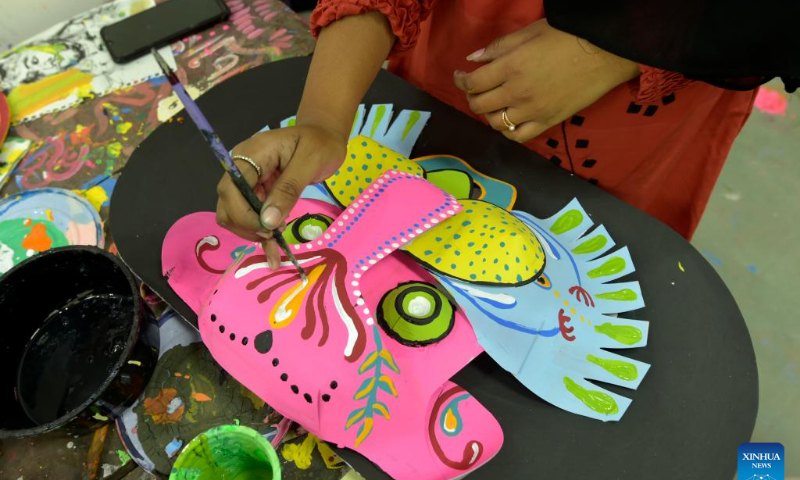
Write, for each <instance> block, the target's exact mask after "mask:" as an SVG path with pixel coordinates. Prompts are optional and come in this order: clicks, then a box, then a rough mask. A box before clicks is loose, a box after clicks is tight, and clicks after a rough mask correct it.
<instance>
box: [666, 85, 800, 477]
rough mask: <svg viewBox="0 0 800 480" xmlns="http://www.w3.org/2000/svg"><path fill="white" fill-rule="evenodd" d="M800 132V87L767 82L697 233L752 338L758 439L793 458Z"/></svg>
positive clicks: (795, 470)
mask: <svg viewBox="0 0 800 480" xmlns="http://www.w3.org/2000/svg"><path fill="white" fill-rule="evenodd" d="M799 132H800V94H798V93H795V94H792V95H787V94H786V93H785V92H784V90H783V87H782V85H781V84H780V82H777V81H775V82H771V83H769V84H768V85H767V86H766V87H763V90H762V91H760V92H759V94H758V98H757V100H756V108H755V109H754V111H753V114H752V115H751V117H750V120H749V121H748V123H747V124H746V125H745V127H744V130H743V132H742V134H741V135H740V136H739V138H738V139H737V141H736V143H735V144H734V146H733V150H732V151H731V154H730V157H729V158H728V162H727V164H726V166H725V169H724V170H723V171H722V175H721V176H720V179H719V182H718V183H717V186H716V188H715V189H714V193H713V195H712V198H711V202H710V203H709V204H708V209H707V210H706V213H705V216H704V217H703V220H702V222H701V223H700V228H699V229H698V230H697V234H696V235H695V237H694V240H693V242H692V243H693V244H694V246H695V247H697V249H698V250H700V252H701V253H703V255H704V256H705V257H706V259H707V260H708V261H709V262H710V263H711V264H712V265H713V266H714V268H715V269H716V270H717V272H719V274H720V275H721V276H722V278H723V280H724V281H725V283H726V284H727V285H728V288H729V289H730V290H731V292H732V293H733V296H734V298H735V299H736V302H737V303H738V304H739V308H741V310H742V313H743V315H744V319H745V321H746V322H747V326H748V328H749V330H750V335H751V336H752V338H753V347H754V348H755V352H756V359H757V362H758V374H759V409H758V420H757V421H756V428H755V432H754V433H753V441H754V442H781V443H783V444H784V446H785V447H786V458H789V459H796V458H800V436H798V432H800V408H798V405H800V328H798V323H797V316H796V312H797V311H800V297H799V296H798V295H797V291H796V290H797V279H798V277H797V273H798V271H800V254H798V249H797V245H798V243H799V242H800V226H799V225H798V222H797V218H798V214H797V206H798V205H799V204H800V194H799V193H798V185H800V134H798V133H799ZM676 260H680V259H676ZM681 266H682V267H683V268H684V269H685V270H686V271H689V270H690V269H691V268H692V266H691V265H689V264H686V263H683V264H682V265H681ZM675 271H676V282H677V281H680V273H681V272H680V270H679V269H678V266H676V270H675ZM786 475H787V477H800V462H797V461H788V462H787V464H786Z"/></svg>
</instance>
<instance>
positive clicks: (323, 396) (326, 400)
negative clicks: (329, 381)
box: [322, 393, 331, 402]
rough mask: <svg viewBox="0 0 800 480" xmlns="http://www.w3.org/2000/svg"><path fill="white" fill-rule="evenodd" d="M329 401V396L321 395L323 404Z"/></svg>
mask: <svg viewBox="0 0 800 480" xmlns="http://www.w3.org/2000/svg"><path fill="white" fill-rule="evenodd" d="M330 400H331V396H330V395H328V394H327V393H323V394H322V401H323V402H329V401H330Z"/></svg>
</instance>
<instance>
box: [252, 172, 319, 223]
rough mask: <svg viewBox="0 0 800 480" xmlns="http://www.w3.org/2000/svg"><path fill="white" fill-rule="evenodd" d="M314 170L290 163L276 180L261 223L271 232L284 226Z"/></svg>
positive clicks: (310, 179)
mask: <svg viewBox="0 0 800 480" xmlns="http://www.w3.org/2000/svg"><path fill="white" fill-rule="evenodd" d="M313 175H314V169H312V168H308V166H307V165H306V166H303V165H302V163H301V162H290V163H289V165H288V166H287V167H286V170H284V171H283V173H281V175H280V177H278V178H277V180H275V183H274V184H273V185H272V188H271V189H270V191H269V194H268V195H267V200H266V201H265V202H264V206H263V207H262V208H261V222H262V223H263V224H264V227H266V228H268V229H269V230H275V229H276V228H278V227H280V226H281V225H283V222H284V220H286V217H287V216H288V215H289V212H291V211H292V208H294V205H295V204H296V203H297V200H298V199H299V198H300V194H301V193H303V189H304V188H305V187H306V186H308V184H309V183H311V181H312V179H313V178H312V177H313Z"/></svg>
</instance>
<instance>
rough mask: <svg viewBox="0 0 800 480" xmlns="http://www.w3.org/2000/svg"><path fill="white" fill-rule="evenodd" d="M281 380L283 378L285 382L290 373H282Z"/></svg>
mask: <svg viewBox="0 0 800 480" xmlns="http://www.w3.org/2000/svg"><path fill="white" fill-rule="evenodd" d="M281 380H282V381H284V382H285V381H286V380H289V375H286V374H285V373H282V374H281Z"/></svg>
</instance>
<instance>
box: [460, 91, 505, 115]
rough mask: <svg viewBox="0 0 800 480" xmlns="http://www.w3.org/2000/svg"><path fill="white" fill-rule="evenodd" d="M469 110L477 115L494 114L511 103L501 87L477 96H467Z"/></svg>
mask: <svg viewBox="0 0 800 480" xmlns="http://www.w3.org/2000/svg"><path fill="white" fill-rule="evenodd" d="M467 102H468V103H469V108H470V110H472V111H473V112H475V113H477V114H478V115H485V114H487V113H492V112H496V111H498V110H502V109H503V108H505V107H507V106H508V105H509V104H510V103H512V102H511V100H510V99H509V98H508V95H507V94H506V92H505V89H504V88H503V87H498V88H495V89H493V90H489V91H488V92H485V93H481V94H478V95H470V94H467Z"/></svg>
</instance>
